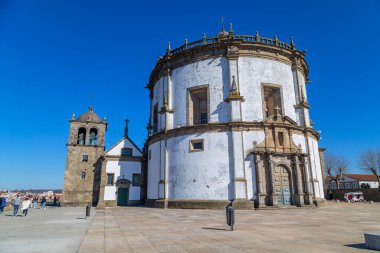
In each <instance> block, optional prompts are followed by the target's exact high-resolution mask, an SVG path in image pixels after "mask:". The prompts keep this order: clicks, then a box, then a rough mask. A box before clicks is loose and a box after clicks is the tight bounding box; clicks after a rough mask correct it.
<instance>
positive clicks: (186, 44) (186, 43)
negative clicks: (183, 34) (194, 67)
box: [185, 39, 189, 49]
mask: <svg viewBox="0 0 380 253" xmlns="http://www.w3.org/2000/svg"><path fill="white" fill-rule="evenodd" d="M188 45H189V42H188V41H187V39H185V48H186V49H187V47H188Z"/></svg>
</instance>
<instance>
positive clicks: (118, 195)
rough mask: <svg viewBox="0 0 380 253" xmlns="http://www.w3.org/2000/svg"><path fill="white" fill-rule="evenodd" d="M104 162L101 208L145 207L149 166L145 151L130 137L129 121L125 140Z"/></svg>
mask: <svg viewBox="0 0 380 253" xmlns="http://www.w3.org/2000/svg"><path fill="white" fill-rule="evenodd" d="M101 160H102V164H103V165H102V171H103V175H102V177H101V185H102V187H101V192H100V195H101V198H100V200H101V201H99V204H98V207H113V206H132V205H139V204H144V200H145V198H146V166H145V161H144V157H143V153H142V151H141V150H140V149H139V148H138V147H137V146H136V144H135V143H134V142H133V141H132V140H131V139H130V138H129V137H128V120H126V127H125V131H124V137H123V138H122V139H121V140H120V141H119V142H118V143H116V144H115V145H114V146H113V147H112V148H110V149H109V150H108V151H107V152H105V153H104V154H103V155H102V157H101Z"/></svg>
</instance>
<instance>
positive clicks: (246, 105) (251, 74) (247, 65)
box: [239, 57, 297, 121]
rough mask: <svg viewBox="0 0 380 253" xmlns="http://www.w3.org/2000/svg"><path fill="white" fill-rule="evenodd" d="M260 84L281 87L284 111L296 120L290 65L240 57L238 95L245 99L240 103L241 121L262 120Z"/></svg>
mask: <svg viewBox="0 0 380 253" xmlns="http://www.w3.org/2000/svg"><path fill="white" fill-rule="evenodd" d="M262 84H273V85H278V86H280V87H281V92H282V98H283V105H284V113H285V115H286V116H288V117H290V118H292V119H293V120H294V121H296V120H297V118H296V113H295V109H294V105H296V98H295V91H294V83H293V74H292V70H291V66H289V65H287V64H285V63H281V62H277V61H272V60H267V59H261V58H255V57H240V58H239V87H240V95H242V96H244V99H245V101H244V102H243V103H242V115H243V121H262V120H263V119H264V117H263V99H262V98H263V97H262V95H263V94H262V93H263V91H262Z"/></svg>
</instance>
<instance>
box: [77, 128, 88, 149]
mask: <svg viewBox="0 0 380 253" xmlns="http://www.w3.org/2000/svg"><path fill="white" fill-rule="evenodd" d="M77 144H79V145H84V144H86V128H84V127H81V128H79V131H78V142H77Z"/></svg>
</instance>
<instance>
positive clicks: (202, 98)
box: [187, 87, 208, 125]
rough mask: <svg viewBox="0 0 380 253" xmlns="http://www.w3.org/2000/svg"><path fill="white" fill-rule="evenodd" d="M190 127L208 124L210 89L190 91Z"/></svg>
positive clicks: (203, 88)
mask: <svg viewBox="0 0 380 253" xmlns="http://www.w3.org/2000/svg"><path fill="white" fill-rule="evenodd" d="M187 110H188V122H189V125H199V124H207V123H208V88H207V87H201V88H195V89H190V90H189V95H188V109H187Z"/></svg>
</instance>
